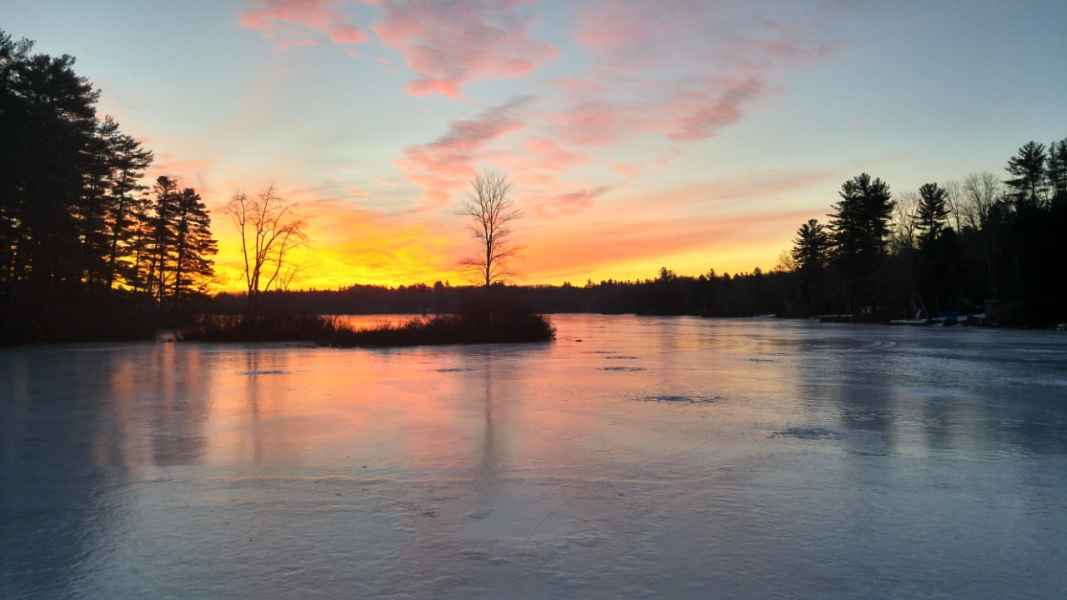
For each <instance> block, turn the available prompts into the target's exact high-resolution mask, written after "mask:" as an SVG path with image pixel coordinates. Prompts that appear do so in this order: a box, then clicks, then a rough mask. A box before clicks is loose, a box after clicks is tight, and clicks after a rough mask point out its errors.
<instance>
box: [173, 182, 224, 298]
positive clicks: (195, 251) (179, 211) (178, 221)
mask: <svg viewBox="0 0 1067 600" xmlns="http://www.w3.org/2000/svg"><path fill="white" fill-rule="evenodd" d="M174 208H175V212H174V220H175V227H174V231H175V235H174V247H175V251H174V254H175V257H174V283H173V292H172V294H173V298H174V300H175V301H179V300H181V298H182V296H188V295H189V294H192V293H198V292H200V293H202V292H204V291H205V287H206V284H207V282H208V281H209V280H210V279H211V277H212V276H213V275H214V273H215V271H214V260H213V258H212V257H213V256H215V254H216V253H217V252H218V244H217V243H216V242H215V238H213V237H212V236H211V216H210V215H209V214H208V212H207V207H206V206H205V205H204V201H203V200H202V199H201V198H200V194H197V193H196V191H195V190H193V189H192V188H185V189H184V190H182V191H181V193H179V194H178V197H177V202H176V203H175V207H174Z"/></svg>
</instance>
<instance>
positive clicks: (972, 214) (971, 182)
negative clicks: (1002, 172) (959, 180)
mask: <svg viewBox="0 0 1067 600" xmlns="http://www.w3.org/2000/svg"><path fill="white" fill-rule="evenodd" d="M1001 191H1002V190H1001V184H1000V180H999V179H997V176H996V175H994V174H992V173H990V172H989V171H983V172H981V173H971V174H970V175H968V176H967V177H966V178H965V179H964V180H963V195H964V196H965V198H966V202H965V204H964V210H963V217H964V222H965V223H966V224H967V226H968V227H972V228H974V229H981V228H982V226H983V224H984V223H985V221H986V218H987V217H988V216H989V210H990V209H991V208H993V204H994V203H996V201H997V199H998V198H999V197H1000V194H1001Z"/></svg>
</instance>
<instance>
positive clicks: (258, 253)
mask: <svg viewBox="0 0 1067 600" xmlns="http://www.w3.org/2000/svg"><path fill="white" fill-rule="evenodd" d="M295 207H296V205H295V204H292V203H288V204H287V203H286V202H285V200H283V199H282V198H280V197H279V196H278V195H277V194H276V193H275V192H274V187H273V186H271V187H268V188H267V189H266V190H264V191H263V192H262V193H260V194H259V195H258V196H256V198H255V199H251V200H250V199H249V198H248V196H247V195H246V194H244V193H242V192H238V193H236V194H234V196H233V199H231V200H230V203H229V204H228V205H227V206H226V209H225V210H226V212H227V213H228V214H229V215H230V216H231V219H232V221H233V223H234V225H235V226H236V227H237V230H238V232H239V234H240V237H241V253H242V256H243V257H244V266H245V285H246V289H247V293H248V308H249V311H250V312H252V311H254V310H255V309H256V301H257V299H258V297H259V295H260V294H262V293H263V292H266V291H269V290H270V289H271V286H273V285H275V283H276V282H278V281H279V279H278V278H279V275H281V276H282V281H283V282H284V285H285V286H286V287H288V286H289V285H291V283H292V281H293V278H294V277H295V275H296V270H295V269H291V270H289V271H286V264H287V260H288V256H289V254H290V252H292V250H293V249H295V248H297V247H299V246H302V245H304V244H306V243H307V239H308V238H307V234H306V228H307V224H306V222H305V221H304V220H302V219H300V218H299V217H298V216H296V214H295ZM283 273H284V274H283ZM264 278H266V283H265V284H264V283H263V279H264Z"/></svg>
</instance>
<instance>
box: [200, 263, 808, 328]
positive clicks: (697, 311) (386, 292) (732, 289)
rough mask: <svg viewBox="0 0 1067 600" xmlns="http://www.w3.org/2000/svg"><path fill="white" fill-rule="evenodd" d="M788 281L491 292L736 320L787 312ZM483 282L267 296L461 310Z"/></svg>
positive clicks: (542, 303)
mask: <svg viewBox="0 0 1067 600" xmlns="http://www.w3.org/2000/svg"><path fill="white" fill-rule="evenodd" d="M789 282H790V281H789V278H788V277H787V276H786V274H785V273H781V272H777V271H776V272H772V273H763V272H761V271H760V269H758V268H757V269H755V270H754V271H753V272H752V273H741V274H737V275H732V276H731V275H730V274H729V273H724V274H722V275H719V274H716V273H715V272H714V271H711V272H709V273H708V274H707V275H700V276H698V277H686V276H680V275H676V274H675V273H674V272H672V271H670V270H669V269H666V268H664V269H661V270H660V273H659V276H658V277H657V278H655V279H648V280H643V281H614V280H608V281H602V282H600V283H593V282H587V283H586V285H585V286H584V287H580V286H574V285H570V284H564V285H559V286H552V285H538V286H511V285H503V284H494V285H493V286H492V288H491V292H490V293H491V295H492V297H493V298H494V300H495V301H497V302H499V303H501V304H502V305H506V306H513V307H514V306H521V307H524V308H528V309H530V310H532V311H535V312H541V313H567V312H593V313H605V314H622V313H636V314H646V315H705V316H721V317H739V316H750V315H758V314H770V313H782V312H784V311H785V305H784V304H783V299H784V298H785V297H786V296H787V292H788V290H787V286H788V285H789ZM484 294H485V288H484V287H483V286H473V285H471V286H451V285H448V284H447V283H441V282H437V283H435V284H434V285H424V284H416V285H410V286H398V287H383V286H370V285H354V286H351V287H347V288H342V289H339V290H303V291H272V292H269V293H265V294H262V295H261V296H260V298H259V303H260V306H261V307H262V309H263V311H264V312H266V313H274V314H289V313H300V312H303V313H313V314H382V313H409V314H439V313H460V312H464V310H465V307H467V306H470V305H471V304H476V303H478V302H480V301H481V299H482V298H483V296H484ZM212 306H213V311H214V312H218V313H222V314H239V313H241V312H242V311H243V310H244V306H245V297H244V295H243V294H219V295H217V296H215V297H214V299H213V301H212Z"/></svg>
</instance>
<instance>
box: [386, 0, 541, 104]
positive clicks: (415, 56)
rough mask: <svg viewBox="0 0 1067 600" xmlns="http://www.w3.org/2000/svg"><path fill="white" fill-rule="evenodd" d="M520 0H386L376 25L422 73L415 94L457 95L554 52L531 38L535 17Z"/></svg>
mask: <svg viewBox="0 0 1067 600" xmlns="http://www.w3.org/2000/svg"><path fill="white" fill-rule="evenodd" d="M520 4H521V2H518V1H516V0H452V1H450V2H438V1H436V0H410V1H407V2H399V1H397V0H385V1H383V2H382V3H381V6H382V8H383V9H384V11H385V18H384V20H383V21H382V22H381V23H379V24H378V25H376V26H375V28H374V30H375V32H376V33H377V34H378V37H379V38H380V39H381V40H382V42H383V43H384V44H385V45H387V46H389V47H391V48H394V49H396V50H397V51H399V52H400V53H401V54H402V55H403V56H404V60H405V61H406V62H407V65H408V67H410V68H411V69H412V70H413V71H414V72H415V73H416V74H417V75H418V79H416V80H415V81H413V82H411V83H410V84H409V85H408V91H409V92H410V93H411V94H414V95H427V94H441V95H444V96H450V97H457V96H459V95H460V93H461V92H460V88H461V87H462V86H463V85H464V84H466V83H469V82H472V81H477V80H481V79H489V78H496V77H520V76H523V75H525V74H527V73H529V72H530V71H531V70H533V69H534V68H536V67H537V66H539V65H540V64H542V63H544V62H545V61H547V60H549V59H551V58H553V57H554V56H555V55H556V49H555V48H553V47H552V46H551V45H549V44H547V43H544V42H540V41H537V40H534V39H531V38H530V37H529V35H528V34H527V29H528V28H529V25H530V18H529V17H528V16H526V15H524V14H523V12H521V11H520V10H519V5H520Z"/></svg>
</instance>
